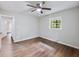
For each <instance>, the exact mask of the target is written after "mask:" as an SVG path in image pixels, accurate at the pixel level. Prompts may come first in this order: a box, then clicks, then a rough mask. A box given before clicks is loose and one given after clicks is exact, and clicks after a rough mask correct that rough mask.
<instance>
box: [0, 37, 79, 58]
mask: <svg viewBox="0 0 79 59" xmlns="http://www.w3.org/2000/svg"><path fill="white" fill-rule="evenodd" d="M0 56H1V57H76V56H78V57H79V49H75V48H72V47H68V46H65V45H62V44H59V43H56V42H51V41H49V40H47V39H43V38H35V39H30V40H26V41H21V42H17V43H12V42H11V39H9V38H8V37H4V38H2V39H1V49H0Z"/></svg>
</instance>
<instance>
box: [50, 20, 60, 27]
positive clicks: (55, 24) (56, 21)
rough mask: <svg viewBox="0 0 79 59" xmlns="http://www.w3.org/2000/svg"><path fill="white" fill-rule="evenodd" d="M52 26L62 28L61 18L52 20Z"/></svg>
mask: <svg viewBox="0 0 79 59" xmlns="http://www.w3.org/2000/svg"><path fill="white" fill-rule="evenodd" d="M51 28H61V20H51Z"/></svg>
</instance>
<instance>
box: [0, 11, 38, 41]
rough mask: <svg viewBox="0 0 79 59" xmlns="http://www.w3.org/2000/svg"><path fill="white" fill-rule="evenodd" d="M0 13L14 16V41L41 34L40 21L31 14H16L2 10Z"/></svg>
mask: <svg viewBox="0 0 79 59" xmlns="http://www.w3.org/2000/svg"><path fill="white" fill-rule="evenodd" d="M0 14H3V15H10V16H14V20H15V21H14V22H15V23H14V24H15V28H14V29H15V30H14V32H13V37H14V41H15V42H17V41H21V40H27V39H31V38H35V37H38V36H39V29H38V27H39V23H38V22H39V21H38V20H37V18H35V17H33V16H30V15H29V14H27V13H26V14H23V13H21V14H16V13H9V12H7V11H2V10H0Z"/></svg>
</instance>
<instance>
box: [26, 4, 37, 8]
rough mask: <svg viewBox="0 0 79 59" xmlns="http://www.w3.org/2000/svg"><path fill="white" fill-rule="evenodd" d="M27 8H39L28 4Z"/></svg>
mask: <svg viewBox="0 0 79 59" xmlns="http://www.w3.org/2000/svg"><path fill="white" fill-rule="evenodd" d="M27 6H30V7H33V8H37V7H35V6H33V5H29V4H27Z"/></svg>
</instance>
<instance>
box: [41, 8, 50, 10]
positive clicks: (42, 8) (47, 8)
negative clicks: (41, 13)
mask: <svg viewBox="0 0 79 59" xmlns="http://www.w3.org/2000/svg"><path fill="white" fill-rule="evenodd" d="M42 9H43V10H51V8H42Z"/></svg>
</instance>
